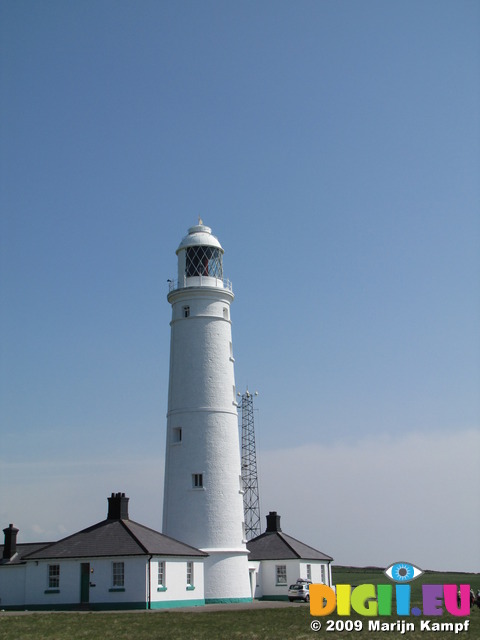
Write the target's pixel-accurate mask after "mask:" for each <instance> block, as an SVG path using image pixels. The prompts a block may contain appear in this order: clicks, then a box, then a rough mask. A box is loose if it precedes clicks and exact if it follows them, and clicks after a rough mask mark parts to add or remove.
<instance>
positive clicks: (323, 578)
mask: <svg viewBox="0 0 480 640" xmlns="http://www.w3.org/2000/svg"><path fill="white" fill-rule="evenodd" d="M320 576H321V580H322V583H323V584H326V582H325V565H324V564H322V565H321V566H320Z"/></svg>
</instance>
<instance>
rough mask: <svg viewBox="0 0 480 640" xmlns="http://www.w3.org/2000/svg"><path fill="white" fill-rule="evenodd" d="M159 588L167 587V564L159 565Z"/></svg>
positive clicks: (161, 563) (160, 563)
mask: <svg viewBox="0 0 480 640" xmlns="http://www.w3.org/2000/svg"><path fill="white" fill-rule="evenodd" d="M158 586H159V587H166V586H167V585H166V578H165V562H159V563H158Z"/></svg>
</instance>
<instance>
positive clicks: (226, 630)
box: [0, 567, 480, 640]
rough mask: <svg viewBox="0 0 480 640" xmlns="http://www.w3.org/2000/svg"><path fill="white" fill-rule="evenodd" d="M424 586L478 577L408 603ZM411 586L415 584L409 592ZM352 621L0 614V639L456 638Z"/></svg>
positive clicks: (429, 579) (253, 613)
mask: <svg viewBox="0 0 480 640" xmlns="http://www.w3.org/2000/svg"><path fill="white" fill-rule="evenodd" d="M333 573H334V578H335V581H336V582H337V583H344V584H352V585H355V584H357V585H358V584H364V583H367V582H370V583H373V584H376V583H378V582H385V581H386V578H385V576H384V575H383V573H382V572H381V571H380V570H374V569H366V570H359V569H355V570H353V569H350V568H341V567H334V571H333ZM420 581H423V582H426V583H432V584H433V583H447V582H450V583H456V584H459V583H467V584H471V585H472V586H473V588H475V589H476V588H480V575H479V574H448V573H447V574H445V573H442V574H440V573H427V574H426V575H425V576H421V577H420V578H418V579H417V580H415V581H414V582H413V583H412V596H413V597H412V604H414V603H415V602H416V601H417V602H419V601H420V598H419V596H420V593H421V589H420V587H421V584H422V583H421V582H420ZM414 583H419V584H418V585H416V587H415V590H414V589H413V585H414ZM351 619H352V620H355V619H356V620H360V621H361V622H362V624H363V630H362V631H358V632H353V631H352V632H351V633H348V632H345V631H344V632H340V631H333V632H328V631H327V630H326V625H327V619H320V621H321V623H322V629H321V630H320V631H319V632H318V633H314V632H313V631H312V630H311V629H310V623H311V622H312V620H314V618H312V616H310V610H309V607H308V606H307V605H304V604H300V603H298V604H294V605H292V606H288V607H284V608H278V609H261V610H231V609H229V610H225V611H210V612H206V611H205V610H203V611H202V612H200V611H198V612H192V613H190V612H188V613H186V612H179V611H176V610H171V611H152V612H149V611H143V612H135V613H129V612H123V613H120V612H115V613H32V614H27V615H20V614H0V640H81V639H88V640H90V639H91V640H147V639H148V640H157V639H159V640H163V639H165V640H187V639H188V640H224V639H225V640H278V639H280V638H281V639H282V640H293V639H295V640H305V639H310V640H312V639H314V638H317V639H319V640H320V639H321V640H341V639H346V640H348V639H351V640H353V639H355V640H376V639H377V638H378V640H380V639H381V638H384V639H385V638H387V639H388V640H400V638H403V639H405V638H407V639H408V640H428V639H429V638H432V640H433V638H441V639H444V638H450V637H452V638H453V637H455V635H454V634H453V633H450V632H440V633H436V634H435V635H433V632H432V633H428V632H425V631H424V632H421V631H420V620H421V619H422V618H421V617H420V618H415V617H414V616H412V617H408V618H404V620H405V621H406V622H414V624H415V632H413V633H407V634H405V635H403V634H401V633H400V632H396V631H393V632H388V633H385V632H382V631H379V632H372V631H369V629H368V620H369V619H368V618H366V617H358V616H355V617H353V616H352V618H351ZM376 619H379V620H381V622H385V621H391V622H395V621H396V620H397V619H398V617H397V616H396V615H393V616H391V617H389V618H387V617H381V618H376ZM468 619H469V620H470V629H469V631H468V633H467V634H465V633H461V634H458V635H459V636H460V637H468V638H469V639H470V640H478V639H480V609H478V607H474V608H473V609H472V612H471V615H470V617H469V618H468ZM328 620H333V621H335V620H342V621H345V620H346V618H338V617H337V616H328ZM437 621H438V622H454V623H455V622H458V621H461V622H463V621H464V618H455V617H453V616H450V615H443V616H441V617H439V618H438V620H437Z"/></svg>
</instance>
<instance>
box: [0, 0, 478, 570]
mask: <svg viewBox="0 0 480 640" xmlns="http://www.w3.org/2000/svg"><path fill="white" fill-rule="evenodd" d="M479 24H480V7H479V5H478V3H477V2H473V1H455V2H453V1H443V0H440V1H434V2H433V1H430V0H426V1H424V2H421V3H419V2H409V1H402V2H396V1H394V2H388V3H387V2H380V1H378V2H377V1H364V2H353V1H347V0H343V1H342V0H340V1H338V2H333V1H317V2H310V1H307V0H303V1H302V2H284V1H281V0H279V1H276V2H267V1H262V2H248V1H246V2H241V3H236V2H229V1H227V2H219V1H202V2H193V1H182V2H150V1H146V0H143V1H141V2H137V3H133V2H126V1H125V0H121V1H119V2H113V1H107V0H104V1H101V2H93V1H90V2H89V1H85V2H81V3H74V2H60V1H53V0H52V1H43V2H24V1H22V0H19V1H17V0H16V1H9V0H4V1H3V2H2V3H1V5H0V29H1V32H0V41H1V42H0V72H1V78H0V100H1V105H2V108H1V117H0V127H1V130H0V134H1V139H2V144H1V150H0V161H1V166H0V170H1V177H0V180H1V183H0V188H1V195H0V198H1V200H0V207H1V214H0V215H1V220H0V224H1V227H0V235H1V237H0V242H1V246H0V249H1V278H2V287H1V292H0V296H1V297H0V303H1V307H0V332H1V333H0V336H1V344H2V357H1V380H0V383H1V388H0V394H1V397H0V401H1V408H0V420H1V445H0V447H1V449H0V462H1V467H0V497H1V500H0V505H1V506H0V516H1V522H2V523H4V525H2V527H3V526H7V524H8V523H9V522H12V521H13V522H14V523H15V524H16V525H17V526H19V527H20V529H21V533H20V538H22V536H23V538H22V539H23V540H26V539H31V540H36V539H39V538H41V539H55V538H56V537H59V536H60V535H61V534H62V533H65V534H66V533H71V532H73V531H75V530H77V529H78V528H80V527H83V526H87V525H89V524H91V523H92V522H95V521H97V520H100V519H102V518H103V517H104V514H105V510H106V500H105V498H106V496H107V495H109V494H110V492H111V491H126V492H127V494H128V495H130V497H131V514H132V517H134V518H135V519H136V520H139V521H141V522H144V523H145V524H147V525H150V526H154V527H155V528H161V501H162V487H163V454H164V427H165V414H166V402H167V385H168V356H169V320H170V308H169V305H168V302H167V300H166V293H167V279H168V278H171V277H174V276H175V272H176V256H175V250H176V248H177V246H178V244H179V242H180V240H181V238H182V237H183V236H184V235H185V234H186V232H187V229H188V227H190V226H191V225H193V224H195V223H196V221H197V217H198V216H201V217H202V218H203V220H204V222H205V224H207V225H209V226H210V227H211V228H212V230H213V233H214V234H215V235H217V237H218V238H219V239H220V241H221V243H222V245H223V247H224V249H225V258H224V271H225V274H226V276H227V277H229V278H230V279H231V280H232V281H233V287H234V292H235V295H236V299H235V302H234V305H233V307H232V318H233V339H234V352H235V359H236V382H237V388H238V389H240V390H242V389H245V388H246V386H247V385H248V386H249V388H250V389H254V388H255V389H258V390H259V393H260V395H259V397H258V400H257V402H256V407H257V409H258V411H257V413H256V417H257V440H258V448H259V465H260V473H261V476H260V482H261V487H260V488H261V505H262V518H263V515H264V513H267V512H268V511H269V510H274V509H277V510H278V511H279V512H281V513H282V523H283V527H284V530H285V531H287V532H288V533H290V534H291V535H294V536H295V537H298V538H300V539H301V540H303V541H304V542H307V543H309V544H312V545H313V546H316V547H317V548H320V549H321V550H323V551H325V552H326V553H329V554H330V555H332V556H334V557H335V560H336V561H337V562H338V563H339V564H382V563H383V564H385V565H386V564H390V563H391V562H392V561H396V560H398V559H402V560H408V561H412V562H414V561H415V562H416V563H417V564H418V565H419V566H420V567H422V566H423V567H427V565H428V568H440V569H441V568H447V569H462V570H470V569H475V570H477V571H480V557H479V552H478V539H477V538H478V535H477V532H478V529H479V527H480V513H479V512H480V506H479V499H478V490H477V487H478V483H479V481H480V476H479V473H480V472H479V470H478V455H479V454H480V444H479V427H480V393H479V389H480V333H479V326H480V301H479V295H478V292H479V273H480V252H479V248H480V219H479V204H480V187H479V179H478V178H479V175H480V116H479V114H480V85H479V82H478V78H479V77H480V35H479ZM312 456H313V458H312ZM387 456H388V463H386V462H385V460H387ZM419 460H422V463H421V464H420V463H419V462H418V461H419ZM380 461H381V463H380ZM417 462H418V464H417ZM358 465H360V466H358ZM300 469H301V470H304V471H305V474H306V475H307V476H308V477H309V481H308V487H307V488H306V489H305V490H302V489H298V490H296V489H294V488H293V487H292V486H291V483H290V478H291V477H292V475H295V474H296V473H297V472H298V471H299V470H300ZM372 469H376V470H377V471H378V476H377V478H378V482H377V483H375V482H373V481H372V482H373V485H374V486H373V485H372V482H369V481H368V478H370V474H371V472H372ZM402 478H403V479H404V480H405V481H406V479H408V483H407V484H408V489H407V484H404V483H403V480H402ZM409 483H411V486H410V484H409ZM437 486H441V487H442V490H441V492H440V495H439V497H438V498H437V500H439V501H440V503H441V504H442V503H443V505H444V509H445V511H444V512H442V513H443V516H442V515H441V513H440V511H439V508H438V507H437V508H435V509H432V513H431V514H429V513H428V510H427V511H425V505H426V504H431V501H432V497H431V496H432V495H433V494H432V492H435V490H434V487H437ZM318 487H321V489H320V490H319V489H318ZM412 492H413V494H414V496H415V498H413V495H412ZM367 494H368V495H371V500H370V501H369V502H370V506H369V507H368V508H367V507H365V511H364V512H362V513H358V512H357V510H358V504H359V500H360V497H361V496H365V495H367ZM299 495H301V496H302V500H300V504H299ZM325 495H328V506H327V505H325V502H324V501H325ZM72 496H77V499H74V502H75V503H76V506H75V510H72V508H71V500H72ZM360 502H361V500H360ZM372 504H373V505H375V506H373V507H372ZM320 505H321V508H320ZM387 507H388V508H387ZM302 508H303V510H302ZM406 510H407V513H408V514H409V515H410V516H411V518H410V519H409V522H417V524H415V526H413V525H412V526H409V527H408V531H405V530H404V529H402V528H400V527H395V526H394V524H393V523H392V512H394V513H396V514H403V515H404V514H405V512H406ZM320 511H321V515H320ZM445 513H447V514H449V517H448V520H449V524H448V525H446V524H445ZM419 519H420V520H421V523H422V524H421V527H420V524H419V523H418V520H419ZM336 523H342V525H341V526H336ZM460 523H461V527H460ZM387 525H388V526H387ZM379 527H380V528H382V527H385V528H387V529H388V535H387V534H385V539H382V542H381V543H379V542H378V540H377V541H376V543H375V544H372V546H371V547H370V546H369V544H368V543H367V542H364V543H361V542H358V540H359V539H363V540H365V541H366V540H375V533H374V532H375V530H378V528H379ZM459 527H460V529H459ZM352 532H355V534H354V535H355V539H356V540H357V541H356V542H355V545H352ZM459 537H460V539H461V541H462V545H460V546H461V548H459V545H458V539H459ZM433 539H435V540H436V541H437V544H436V545H435V546H434V547H433V548H432V545H431V544H430V543H431V540H433ZM429 541H430V543H429ZM475 554H476V555H475Z"/></svg>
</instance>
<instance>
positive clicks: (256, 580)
mask: <svg viewBox="0 0 480 640" xmlns="http://www.w3.org/2000/svg"><path fill="white" fill-rule="evenodd" d="M247 549H248V550H249V552H250V555H249V563H248V564H249V570H250V580H251V583H252V589H254V597H255V598H257V599H260V600H288V587H289V585H290V584H293V583H295V582H296V581H297V580H298V579H304V580H309V581H311V582H315V583H323V584H326V585H328V586H331V585H332V569H331V564H330V563H331V562H332V560H333V558H331V557H330V556H327V555H326V554H324V553H322V552H321V551H317V549H314V548H313V547H309V546H308V545H306V544H304V543H303V542H300V541H299V540H296V539H295V538H292V537H291V536H289V535H287V534H285V533H283V532H282V529H281V528H280V516H279V515H277V512H276V511H270V513H269V514H268V516H267V529H266V531H265V533H262V534H261V535H259V536H257V537H256V538H253V539H252V540H250V541H249V542H248V543H247Z"/></svg>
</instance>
